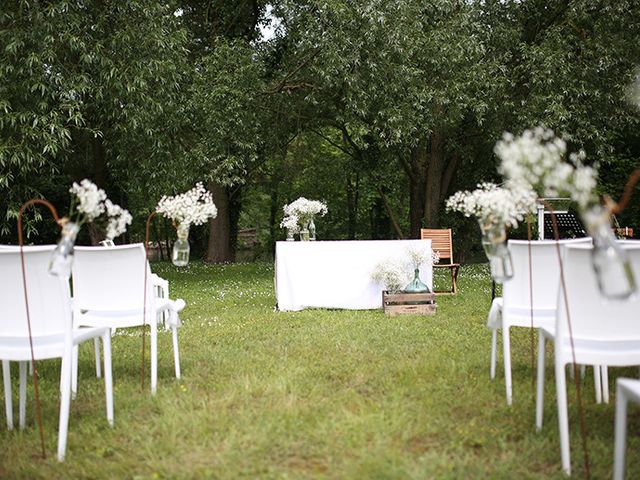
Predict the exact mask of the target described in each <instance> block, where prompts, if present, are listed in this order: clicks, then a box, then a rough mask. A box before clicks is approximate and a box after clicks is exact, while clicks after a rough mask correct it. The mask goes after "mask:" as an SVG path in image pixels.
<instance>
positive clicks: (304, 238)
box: [299, 228, 309, 242]
mask: <svg viewBox="0 0 640 480" xmlns="http://www.w3.org/2000/svg"><path fill="white" fill-rule="evenodd" d="M299 235H300V240H302V241H303V242H308V241H309V230H307V229H306V228H303V229H302V230H300V232H299Z"/></svg>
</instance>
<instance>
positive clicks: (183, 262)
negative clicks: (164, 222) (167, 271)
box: [171, 226, 191, 267]
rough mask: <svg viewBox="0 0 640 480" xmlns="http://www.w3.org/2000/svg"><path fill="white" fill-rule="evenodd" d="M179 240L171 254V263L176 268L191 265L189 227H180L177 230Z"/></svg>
mask: <svg viewBox="0 0 640 480" xmlns="http://www.w3.org/2000/svg"><path fill="white" fill-rule="evenodd" d="M177 234H178V239H177V240H176V241H175V243H174V244H173V250H172V252H171V262H172V263H173V264H174V265H175V266H176V267H186V266H187V265H188V264H189V253H190V251H191V247H190V246H189V227H186V228H184V227H182V226H179V227H178V229H177Z"/></svg>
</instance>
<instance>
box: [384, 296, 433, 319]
mask: <svg viewBox="0 0 640 480" xmlns="http://www.w3.org/2000/svg"><path fill="white" fill-rule="evenodd" d="M382 308H383V310H384V313H386V314H387V315H391V316H394V315H405V314H414V315H435V314H436V296H435V295H434V294H433V293H404V292H400V293H390V292H388V291H386V290H385V291H383V292H382Z"/></svg>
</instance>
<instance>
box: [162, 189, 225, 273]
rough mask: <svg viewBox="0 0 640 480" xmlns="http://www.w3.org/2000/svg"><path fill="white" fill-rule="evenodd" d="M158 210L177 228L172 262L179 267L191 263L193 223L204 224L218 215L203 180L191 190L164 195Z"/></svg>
mask: <svg viewBox="0 0 640 480" xmlns="http://www.w3.org/2000/svg"><path fill="white" fill-rule="evenodd" d="M156 212H158V213H160V214H162V215H163V216H164V217H166V218H169V219H171V221H172V222H173V226H174V228H175V229H176V234H177V237H178V238H177V240H176V241H175V243H174V244H173V250H172V252H171V262H172V263H173V264H174V265H175V266H177V267H184V266H186V265H187V264H188V263H189V254H190V250H191V248H190V246H189V228H190V227H191V225H202V224H203V223H205V222H206V221H207V220H208V219H209V218H215V217H216V216H217V215H218V209H217V208H216V206H215V204H214V203H213V198H212V196H211V193H209V192H208V191H207V190H206V189H205V188H204V186H203V185H202V182H198V183H196V186H195V187H193V188H192V189H191V190H189V191H187V192H185V193H181V194H179V195H175V196H171V197H168V196H163V197H162V198H161V199H160V201H159V202H158V205H157V207H156Z"/></svg>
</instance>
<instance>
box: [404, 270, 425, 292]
mask: <svg viewBox="0 0 640 480" xmlns="http://www.w3.org/2000/svg"><path fill="white" fill-rule="evenodd" d="M404 291H405V292H408V293H430V290H429V287H427V286H426V285H425V284H424V283H422V280H420V269H419V268H416V269H415V272H414V277H413V280H412V281H411V283H410V284H409V285H407V286H406V287H404Z"/></svg>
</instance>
